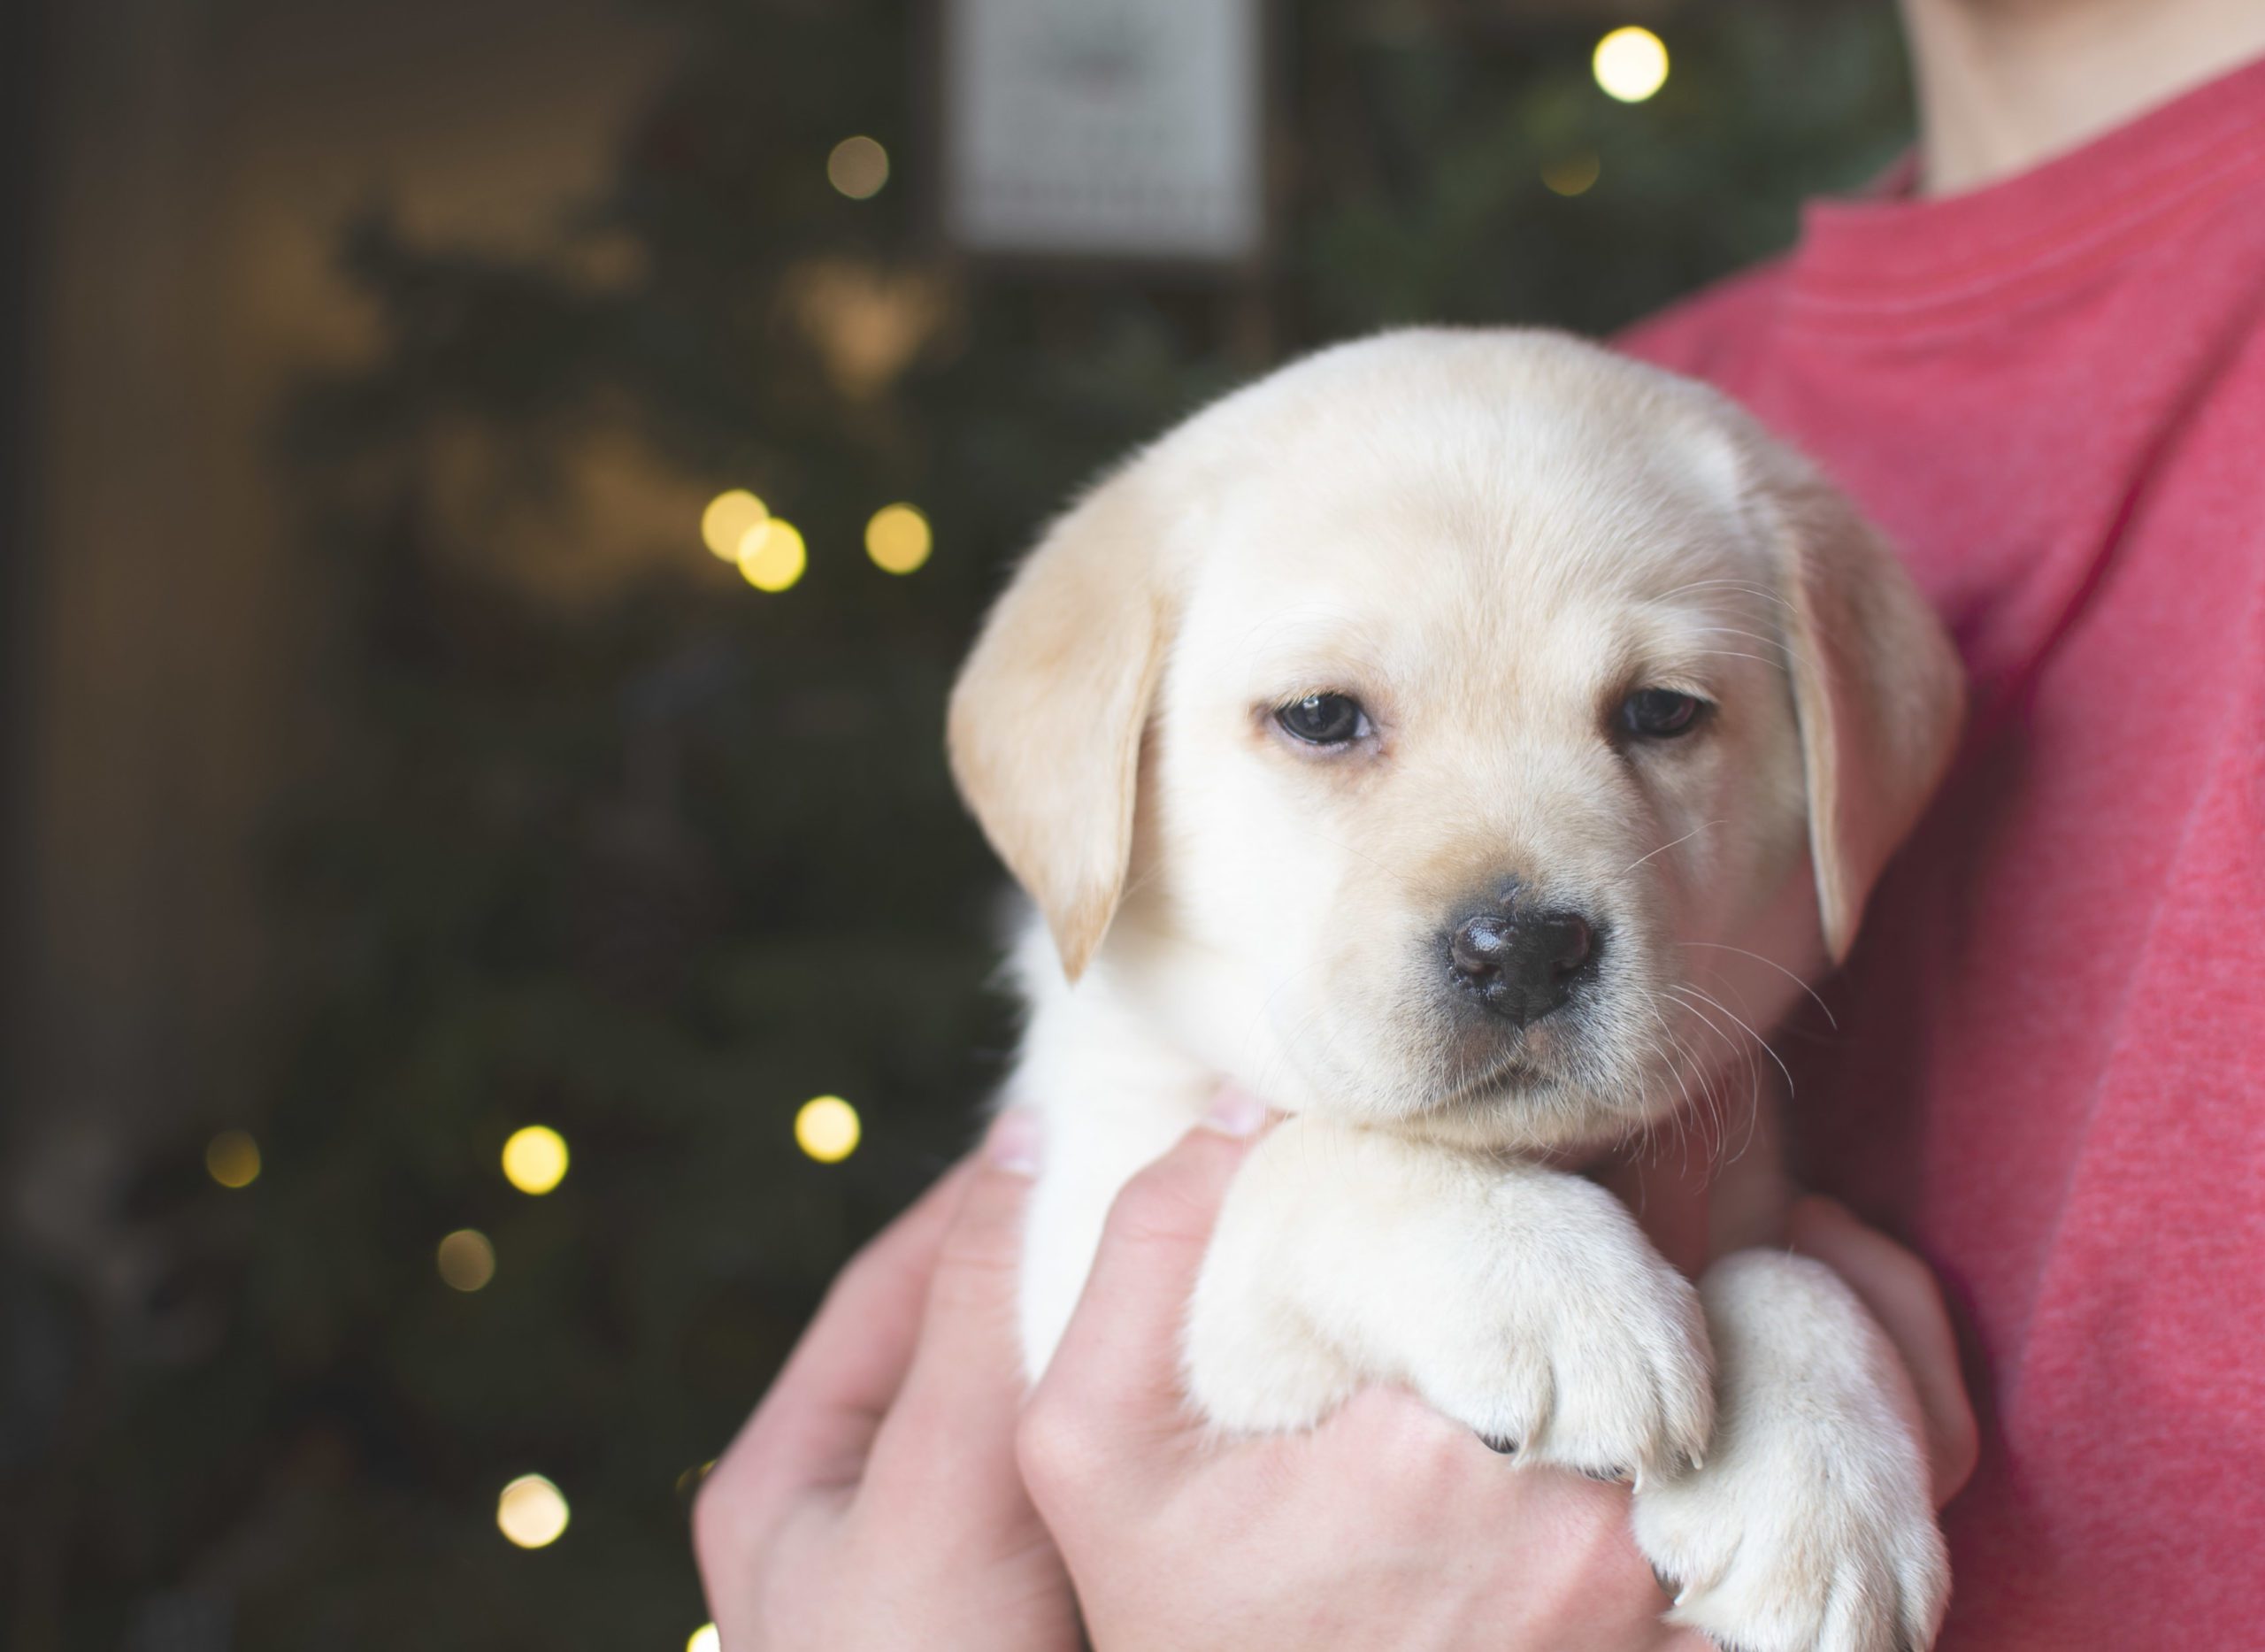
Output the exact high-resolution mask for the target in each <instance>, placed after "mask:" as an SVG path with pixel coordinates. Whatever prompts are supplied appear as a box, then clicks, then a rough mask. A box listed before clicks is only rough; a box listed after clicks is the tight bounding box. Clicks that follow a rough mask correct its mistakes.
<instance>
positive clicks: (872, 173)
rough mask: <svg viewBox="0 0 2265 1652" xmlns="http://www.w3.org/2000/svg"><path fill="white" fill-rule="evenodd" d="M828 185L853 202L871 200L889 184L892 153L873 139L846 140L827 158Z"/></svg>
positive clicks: (837, 145) (838, 144)
mask: <svg viewBox="0 0 2265 1652" xmlns="http://www.w3.org/2000/svg"><path fill="white" fill-rule="evenodd" d="M825 181H827V182H828V183H830V184H832V185H833V187H834V188H837V189H839V190H841V193H842V194H844V195H846V196H848V197H849V198H850V199H851V200H852V201H865V200H870V199H871V198H872V197H873V196H877V195H879V193H880V190H881V186H882V185H883V184H885V183H887V181H888V151H887V150H885V149H883V148H882V147H881V146H880V145H879V144H878V143H876V142H873V141H872V139H871V138H864V137H858V138H844V139H842V140H841V142H839V143H837V144H835V145H834V146H833V153H832V154H831V155H829V156H827V157H826V158H825Z"/></svg>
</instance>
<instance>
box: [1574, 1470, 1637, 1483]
mask: <svg viewBox="0 0 2265 1652" xmlns="http://www.w3.org/2000/svg"><path fill="white" fill-rule="evenodd" d="M1581 1478H1582V1479H1592V1480H1597V1481H1600V1482H1601V1483H1602V1484H1604V1485H1607V1486H1617V1485H1618V1484H1620V1482H1621V1481H1623V1480H1624V1479H1627V1478H1628V1471H1627V1470H1626V1469H1583V1470H1582V1471H1581Z"/></svg>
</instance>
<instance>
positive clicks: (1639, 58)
mask: <svg viewBox="0 0 2265 1652" xmlns="http://www.w3.org/2000/svg"><path fill="white" fill-rule="evenodd" d="M1590 66H1591V67H1592V68H1593V69H1594V70H1595V71H1596V83H1597V84H1598V85H1599V86H1601V87H1602V88H1604V89H1605V91H1606V93H1607V94H1608V95H1609V96H1613V97H1616V98H1618V99H1619V100H1620V101H1621V102H1622V103H1624V104H1640V103H1642V102H1643V101H1644V100H1645V99H1646V98H1647V97H1649V96H1651V95H1652V94H1653V93H1654V92H1656V91H1658V90H1659V89H1660V88H1661V87H1662V86H1665V85H1666V84H1667V46H1666V44H1665V43H1664V42H1662V40H1661V39H1660V37H1659V36H1658V35H1655V34H1653V33H1652V31H1651V30H1649V29H1647V28H1636V27H1628V28H1616V29H1614V30H1613V31H1612V33H1610V34H1609V35H1606V36H1605V37H1604V38H1603V39H1602V40H1601V41H1599V42H1597V43H1596V56H1595V58H1593V59H1592V60H1591V62H1590Z"/></svg>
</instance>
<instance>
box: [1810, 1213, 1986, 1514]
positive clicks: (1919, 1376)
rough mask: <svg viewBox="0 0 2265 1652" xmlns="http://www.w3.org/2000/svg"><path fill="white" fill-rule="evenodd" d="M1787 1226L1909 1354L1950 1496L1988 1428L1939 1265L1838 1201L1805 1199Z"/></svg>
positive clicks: (1938, 1486) (1906, 1360)
mask: <svg viewBox="0 0 2265 1652" xmlns="http://www.w3.org/2000/svg"><path fill="white" fill-rule="evenodd" d="M1786 1232H1787V1235H1788V1237H1789V1238H1790V1240H1791V1241H1792V1243H1793V1249H1795V1250H1798V1251H1800V1253H1801V1254H1802V1255H1804V1256H1814V1257H1816V1259H1817V1260H1818V1261H1819V1262H1822V1263H1824V1264H1825V1265H1826V1266H1827V1267H1830V1268H1831V1270H1832V1271H1833V1272H1835V1273H1838V1274H1839V1276H1840V1277H1841V1278H1842V1279H1845V1280H1847V1284H1848V1287H1849V1288H1850V1289H1851V1290H1853V1291H1854V1292H1855V1293H1856V1295H1857V1296H1858V1297H1859V1298H1860V1299H1861V1300H1862V1302H1863V1304H1864V1306H1865V1307H1866V1308H1867V1309H1869V1310H1870V1311H1871V1316H1872V1318H1874V1319H1876V1320H1877V1321H1878V1322H1879V1326H1880V1329H1881V1330H1883V1331H1885V1332H1886V1333H1887V1334H1888V1339H1889V1341H1893V1343H1894V1344H1895V1346H1896V1348H1897V1350H1898V1351H1899V1352H1900V1353H1901V1355H1902V1356H1903V1364H1904V1366H1905V1368H1906V1369H1907V1370H1908V1372H1910V1373H1911V1386H1912V1387H1913V1389H1914V1390H1915V1391H1916V1393H1917V1395H1918V1396H1919V1409H1920V1410H1921V1412H1922V1413H1923V1414H1924V1417H1925V1418H1926V1425H1927V1447H1928V1453H1929V1456H1930V1457H1931V1461H1932V1465H1933V1471H1934V1487H1935V1502H1936V1503H1937V1504H1938V1506H1939V1505H1940V1504H1943V1503H1946V1502H1949V1501H1950V1500H1951V1499H1952V1498H1953V1497H1954V1496H1956V1495H1957V1494H1958V1492H1959V1488H1960V1487H1962V1486H1964V1485H1965V1484H1966V1481H1967V1478H1968V1477H1969V1475H1971V1474H1972V1473H1973V1472H1974V1463H1975V1458H1976V1456H1977V1455H1978V1452H1979V1449H1980V1447H1979V1441H1980V1432H1979V1430H1978V1429H1977V1427H1976V1425H1975V1421H1974V1407H1973V1404H1972V1402H1970V1401H1969V1399H1968V1397H1967V1393H1966V1379H1965V1376H1964V1374H1963V1373H1962V1372H1961V1370H1960V1368H1959V1357H1958V1337H1957V1334H1956V1333H1955V1332H1954V1331H1953V1330H1952V1328H1951V1322H1950V1311H1949V1310H1948V1309H1947V1308H1946V1307H1945V1306H1944V1304H1943V1294H1942V1290H1941V1287H1939V1286H1938V1285H1937V1284H1936V1283H1935V1276H1934V1271H1933V1270H1932V1269H1931V1268H1929V1267H1928V1266H1927V1264H1925V1263H1923V1262H1922V1261H1921V1260H1919V1258H1918V1257H1916V1256H1913V1255H1912V1254H1911V1253H1910V1252H1909V1251H1908V1250H1906V1249H1904V1248H1903V1247H1902V1246H1900V1245H1899V1244H1897V1243H1896V1242H1895V1241H1893V1240H1892V1239H1890V1238H1889V1237H1888V1236H1887V1235H1886V1234H1885V1233H1881V1232H1879V1231H1878V1230H1877V1228H1872V1227H1867V1226H1865V1225H1864V1224H1863V1223H1862V1222H1861V1221H1859V1220H1858V1219H1857V1218H1856V1217H1855V1216H1854V1213H1853V1212H1851V1211H1850V1210H1848V1208H1847V1206H1846V1205H1844V1204H1842V1203H1839V1201H1838V1200H1835V1199H1828V1198H1824V1197H1822V1196H1820V1195H1811V1196H1810V1197H1808V1198H1805V1199H1801V1200H1799V1201H1797V1202H1796V1203H1794V1205H1793V1210H1792V1212H1791V1214H1790V1215H1789V1216H1788V1218H1787V1219H1786Z"/></svg>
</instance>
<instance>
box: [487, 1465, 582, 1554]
mask: <svg viewBox="0 0 2265 1652" xmlns="http://www.w3.org/2000/svg"><path fill="white" fill-rule="evenodd" d="M568 1518H569V1517H568V1515H567V1511H566V1499H565V1496H564V1494H562V1493H561V1492H560V1491H559V1489H558V1487H556V1486H553V1485H552V1484H551V1483H550V1482H549V1480H547V1479H543V1477H542V1476H541V1475H540V1474H522V1475H520V1476H519V1478H518V1479H515V1480H513V1481H512V1482H511V1484H510V1485H509V1486H506V1487H503V1494H502V1495H501V1496H499V1497H497V1498H496V1499H495V1525H496V1527H497V1529H498V1530H500V1531H501V1532H502V1533H503V1535H504V1536H505V1537H508V1538H510V1539H511V1541H513V1542H514V1543H517V1544H518V1546H519V1547H520V1548H549V1546H550V1545H551V1544H553V1543H555V1542H557V1541H558V1534H559V1533H562V1532H564V1530H565V1529H566V1521H567V1519H568Z"/></svg>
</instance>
